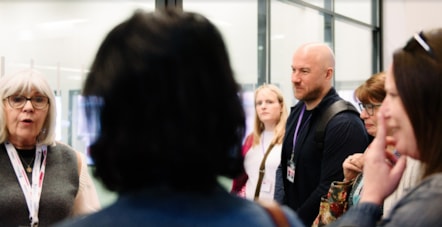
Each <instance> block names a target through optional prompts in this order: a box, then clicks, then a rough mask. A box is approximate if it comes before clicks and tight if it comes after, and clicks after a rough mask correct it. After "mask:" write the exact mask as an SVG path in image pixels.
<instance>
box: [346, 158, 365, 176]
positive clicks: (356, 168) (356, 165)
mask: <svg viewBox="0 0 442 227" xmlns="http://www.w3.org/2000/svg"><path fill="white" fill-rule="evenodd" d="M363 167H364V154H362V153H355V154H352V155H350V156H348V158H346V159H345V160H344V162H343V163H342V168H343V170H344V181H350V180H353V179H354V178H356V176H357V175H358V174H359V173H361V172H362V168H363Z"/></svg>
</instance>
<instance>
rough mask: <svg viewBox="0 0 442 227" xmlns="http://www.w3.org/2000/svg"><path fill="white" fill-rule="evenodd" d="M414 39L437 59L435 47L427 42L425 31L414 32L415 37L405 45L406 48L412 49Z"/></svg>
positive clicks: (407, 49)
mask: <svg viewBox="0 0 442 227" xmlns="http://www.w3.org/2000/svg"><path fill="white" fill-rule="evenodd" d="M413 40H415V41H416V42H417V43H418V44H419V45H420V46H421V47H422V48H423V49H424V50H425V52H426V53H427V54H428V55H429V56H430V57H432V58H433V59H436V57H435V55H434V52H433V49H432V48H431V47H430V45H429V44H428V43H427V42H426V38H425V36H424V33H423V32H419V33H416V34H414V36H413V39H411V40H410V41H408V43H407V45H405V47H404V50H406V51H410V50H411V49H413V48H412V45H413V44H412V43H413Z"/></svg>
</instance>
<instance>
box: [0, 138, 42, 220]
mask: <svg viewBox="0 0 442 227" xmlns="http://www.w3.org/2000/svg"><path fill="white" fill-rule="evenodd" d="M5 147H6V150H7V152H8V155H9V159H10V160H11V163H12V167H13V168H14V171H15V175H16V176H17V180H18V182H19V183H20V186H21V189H22V191H23V194H24V196H25V199H26V204H27V206H28V211H29V220H30V222H31V226H33V227H34V226H38V209H39V206H40V197H41V189H42V186H43V179H44V175H45V170H46V156H47V147H46V145H37V148H36V151H35V152H36V153H35V159H34V167H33V168H34V170H33V171H32V185H31V183H30V182H29V179H28V175H27V174H26V172H25V169H24V168H23V164H22V162H21V160H20V157H19V156H18V153H17V150H16V149H15V147H14V146H13V145H12V144H11V143H9V142H8V141H6V142H5ZM42 157H43V162H42V161H41V160H42Z"/></svg>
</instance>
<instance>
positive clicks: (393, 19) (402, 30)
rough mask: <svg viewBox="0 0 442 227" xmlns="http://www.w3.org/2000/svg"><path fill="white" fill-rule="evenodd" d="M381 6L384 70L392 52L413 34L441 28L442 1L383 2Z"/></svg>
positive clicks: (386, 0) (392, 0) (388, 0)
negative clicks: (382, 7)
mask: <svg viewBox="0 0 442 227" xmlns="http://www.w3.org/2000/svg"><path fill="white" fill-rule="evenodd" d="M383 6H384V12H383V17H384V21H383V33H384V35H383V45H384V54H383V59H384V62H383V63H384V69H385V70H386V69H388V67H389V66H390V64H391V61H392V55H393V52H394V51H395V50H396V49H397V48H401V47H403V46H404V45H405V44H406V42H407V41H408V39H410V37H412V36H413V34H414V33H416V32H419V31H421V30H426V29H431V28H436V27H442V22H441V21H442V14H441V13H440V10H441V9H442V1H439V0H384V4H383Z"/></svg>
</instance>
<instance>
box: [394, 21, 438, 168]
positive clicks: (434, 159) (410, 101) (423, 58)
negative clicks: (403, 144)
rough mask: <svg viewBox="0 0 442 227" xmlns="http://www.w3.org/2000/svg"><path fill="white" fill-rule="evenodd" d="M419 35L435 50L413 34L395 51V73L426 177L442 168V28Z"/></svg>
mask: <svg viewBox="0 0 442 227" xmlns="http://www.w3.org/2000/svg"><path fill="white" fill-rule="evenodd" d="M417 35H419V37H420V38H421V39H423V40H424V42H426V43H427V44H428V45H429V47H430V48H431V50H430V51H427V50H425V49H424V47H423V46H422V45H421V44H419V42H418V40H417V39H416V38H411V39H410V40H409V41H408V43H407V45H406V46H405V47H404V48H403V49H399V50H397V51H396V52H395V53H394V54H393V75H394V80H395V84H396V87H397V91H398V94H399V97H400V98H401V100H402V103H403V105H404V108H405V111H406V112H407V114H408V117H409V118H410V122H411V124H412V127H413V129H414V135H415V136H416V142H417V147H418V149H419V155H420V160H421V161H422V162H423V163H424V164H425V171H424V175H423V176H424V177H426V176H429V175H431V174H433V173H437V172H442V140H441V138H442V122H441V120H442V118H441V117H440V113H441V112H442V29H435V30H431V31H427V32H424V33H420V34H417ZM419 37H417V38H419Z"/></svg>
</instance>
